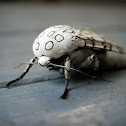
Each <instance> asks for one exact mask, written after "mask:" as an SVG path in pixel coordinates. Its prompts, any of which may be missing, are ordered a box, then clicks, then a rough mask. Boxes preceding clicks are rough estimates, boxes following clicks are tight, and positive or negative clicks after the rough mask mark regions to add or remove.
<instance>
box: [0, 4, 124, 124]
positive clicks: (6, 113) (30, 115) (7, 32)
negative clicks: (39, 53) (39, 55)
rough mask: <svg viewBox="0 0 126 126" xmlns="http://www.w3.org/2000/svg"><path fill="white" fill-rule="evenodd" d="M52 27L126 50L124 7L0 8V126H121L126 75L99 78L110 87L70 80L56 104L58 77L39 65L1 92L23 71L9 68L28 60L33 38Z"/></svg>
mask: <svg viewBox="0 0 126 126" xmlns="http://www.w3.org/2000/svg"><path fill="white" fill-rule="evenodd" d="M56 24H67V25H72V26H76V27H90V28H91V29H94V30H95V31H97V32H100V33H102V34H105V35H106V36H108V37H109V38H111V39H112V40H113V41H116V42H117V43H118V44H120V45H122V46H126V6H125V5H107V4H106V5H100V4H99V5H97V4H95V5H90V4H87V5H86V4H85V5H70V4H69V5H60V4H56V5H37V4H36V5H32V4H29V5H28V4H26V5H24V4H9V3H8V4H4V3H0V125H1V126H15V125H16V126H22V125H27V126H34V125H36V126H40V125H41V126H43V125H48V126H58V125H61V126H63V125H69V126H76V125H78V126H84V125H86V126H125V125H126V70H118V71H113V72H106V73H104V78H105V79H108V80H113V82H104V81H97V80H91V79H89V78H86V77H83V76H81V77H76V76H74V77H73V78H71V80H70V88H71V89H72V90H71V91H70V92H69V96H68V99H67V100H61V99H59V96H60V95H61V94H62V93H63V91H64V78H63V76H61V75H60V74H59V73H57V72H55V71H48V70H47V69H45V68H42V67H41V66H39V65H35V66H33V68H32V69H31V70H30V72H29V73H28V74H27V76H26V77H25V78H24V79H23V80H21V81H20V82H18V83H16V84H15V85H16V86H15V87H14V88H11V89H6V88H5V85H6V83H7V82H9V81H10V80H12V79H15V78H16V77H18V76H19V75H20V74H21V73H22V71H23V69H24V68H25V65H24V66H22V67H21V68H18V69H15V68H14V67H15V66H17V65H19V64H20V63H22V62H26V61H29V60H30V58H32V57H33V52H32V43H33V41H34V39H35V37H36V36H37V35H38V34H39V33H40V32H41V31H43V30H44V29H45V28H46V27H49V26H52V25H56ZM77 75H78V74H77Z"/></svg>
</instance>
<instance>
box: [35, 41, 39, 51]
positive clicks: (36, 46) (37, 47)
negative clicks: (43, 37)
mask: <svg viewBox="0 0 126 126" xmlns="http://www.w3.org/2000/svg"><path fill="white" fill-rule="evenodd" d="M39 47H40V44H39V42H37V43H36V44H35V49H36V50H38V49H39Z"/></svg>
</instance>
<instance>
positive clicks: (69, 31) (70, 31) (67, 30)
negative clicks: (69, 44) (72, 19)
mask: <svg viewBox="0 0 126 126" xmlns="http://www.w3.org/2000/svg"><path fill="white" fill-rule="evenodd" d="M63 32H68V33H74V31H73V30H71V29H66V30H64V31H63Z"/></svg>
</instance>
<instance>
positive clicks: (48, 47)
mask: <svg viewBox="0 0 126 126" xmlns="http://www.w3.org/2000/svg"><path fill="white" fill-rule="evenodd" d="M53 46H54V43H53V42H52V41H49V42H47V43H46V44H45V49H46V50H51V49H52V48H53Z"/></svg>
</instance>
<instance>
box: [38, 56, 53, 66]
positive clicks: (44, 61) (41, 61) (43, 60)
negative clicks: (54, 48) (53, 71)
mask: <svg viewBox="0 0 126 126" xmlns="http://www.w3.org/2000/svg"><path fill="white" fill-rule="evenodd" d="M50 60H51V58H50V57H46V56H41V57H39V58H38V64H40V65H41V66H42V67H47V66H48V64H49V63H50Z"/></svg>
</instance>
